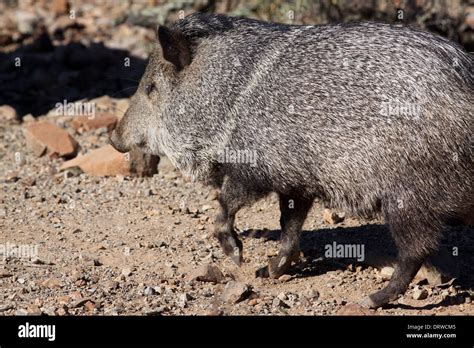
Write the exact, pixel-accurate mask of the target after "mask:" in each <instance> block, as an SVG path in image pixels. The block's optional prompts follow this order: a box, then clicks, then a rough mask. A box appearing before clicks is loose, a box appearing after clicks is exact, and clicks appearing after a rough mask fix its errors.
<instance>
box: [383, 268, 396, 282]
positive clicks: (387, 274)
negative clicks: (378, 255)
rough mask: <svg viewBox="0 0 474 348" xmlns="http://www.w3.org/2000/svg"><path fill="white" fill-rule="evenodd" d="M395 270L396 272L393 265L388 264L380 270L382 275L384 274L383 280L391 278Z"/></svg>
mask: <svg viewBox="0 0 474 348" xmlns="http://www.w3.org/2000/svg"><path fill="white" fill-rule="evenodd" d="M393 272H395V269H394V268H393V267H390V266H386V267H383V268H382V269H381V270H380V275H381V276H382V279H383V280H390V279H391V278H392V275H393Z"/></svg>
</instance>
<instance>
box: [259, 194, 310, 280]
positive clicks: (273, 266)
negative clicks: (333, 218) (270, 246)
mask: <svg viewBox="0 0 474 348" xmlns="http://www.w3.org/2000/svg"><path fill="white" fill-rule="evenodd" d="M311 205H312V200H307V199H301V198H295V197H290V196H286V195H280V212H281V217H280V225H281V248H280V251H279V252H278V255H277V256H275V257H273V258H271V259H270V261H269V262H268V266H267V267H264V268H261V269H259V270H258V271H257V273H256V275H257V277H271V278H278V277H280V276H281V275H283V274H285V272H286V271H287V270H288V269H289V268H290V266H291V262H293V261H295V262H296V261H298V259H299V253H300V233H301V228H302V227H303V223H304V220H305V219H306V216H307V215H308V211H309V209H310V208H311Z"/></svg>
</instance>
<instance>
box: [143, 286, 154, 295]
mask: <svg viewBox="0 0 474 348" xmlns="http://www.w3.org/2000/svg"><path fill="white" fill-rule="evenodd" d="M143 293H144V294H145V295H146V296H152V295H155V294H156V291H155V289H154V288H152V287H151V286H147V287H146V288H145V290H144V291H143Z"/></svg>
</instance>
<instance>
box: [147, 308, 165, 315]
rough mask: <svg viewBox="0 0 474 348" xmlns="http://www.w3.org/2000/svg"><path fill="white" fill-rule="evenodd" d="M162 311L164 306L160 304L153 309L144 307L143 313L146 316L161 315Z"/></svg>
mask: <svg viewBox="0 0 474 348" xmlns="http://www.w3.org/2000/svg"><path fill="white" fill-rule="evenodd" d="M164 311H165V307H164V306H160V307H156V308H153V309H146V310H145V311H144V313H145V315H147V316H155V315H161V313H163V312H164Z"/></svg>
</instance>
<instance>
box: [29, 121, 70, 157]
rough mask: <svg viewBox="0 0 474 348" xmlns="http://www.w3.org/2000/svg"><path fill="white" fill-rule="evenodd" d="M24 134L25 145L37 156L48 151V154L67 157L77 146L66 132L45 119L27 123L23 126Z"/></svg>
mask: <svg viewBox="0 0 474 348" xmlns="http://www.w3.org/2000/svg"><path fill="white" fill-rule="evenodd" d="M24 135H25V138H26V143H27V146H28V147H29V148H30V149H31V150H32V151H33V152H34V154H35V155H37V156H42V155H43V154H45V152H48V153H49V154H50V155H54V154H57V155H58V156H62V157H69V156H74V155H76V153H77V150H78V148H79V144H78V143H77V142H76V140H74V138H73V137H71V135H69V133H68V132H66V131H65V130H64V129H62V128H60V127H58V126H56V125H55V124H52V123H49V122H46V121H42V122H32V123H29V124H28V125H26V126H25V128H24Z"/></svg>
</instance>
